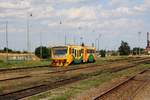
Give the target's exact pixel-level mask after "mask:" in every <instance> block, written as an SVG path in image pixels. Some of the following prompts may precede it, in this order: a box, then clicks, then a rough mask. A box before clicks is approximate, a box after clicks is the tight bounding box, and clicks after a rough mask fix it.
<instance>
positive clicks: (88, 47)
mask: <svg viewBox="0 0 150 100" xmlns="http://www.w3.org/2000/svg"><path fill="white" fill-rule="evenodd" d="M66 47H75V48H84V47H85V48H87V49H96V48H95V47H92V46H80V45H66V46H54V47H52V48H66Z"/></svg>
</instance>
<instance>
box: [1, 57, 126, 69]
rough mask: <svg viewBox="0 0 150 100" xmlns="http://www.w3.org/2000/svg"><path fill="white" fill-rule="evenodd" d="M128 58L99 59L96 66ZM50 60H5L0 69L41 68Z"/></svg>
mask: <svg viewBox="0 0 150 100" xmlns="http://www.w3.org/2000/svg"><path fill="white" fill-rule="evenodd" d="M126 58H127V56H126V57H121V56H119V57H118V56H116V57H115V56H114V57H104V58H101V57H99V58H97V62H96V64H106V63H107V62H109V61H110V60H117V59H126ZM49 64H50V60H43V61H9V62H8V63H6V62H5V61H3V60H0V68H22V67H33V66H40V65H49Z"/></svg>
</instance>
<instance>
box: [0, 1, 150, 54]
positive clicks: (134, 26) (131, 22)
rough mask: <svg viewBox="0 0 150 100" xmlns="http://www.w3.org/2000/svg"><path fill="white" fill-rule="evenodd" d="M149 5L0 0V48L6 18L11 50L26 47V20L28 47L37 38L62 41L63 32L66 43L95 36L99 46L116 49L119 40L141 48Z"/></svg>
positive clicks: (55, 43) (50, 42)
mask: <svg viewBox="0 0 150 100" xmlns="http://www.w3.org/2000/svg"><path fill="white" fill-rule="evenodd" d="M149 9H150V0H0V49H2V48H4V47H5V46H6V22H8V43H9V48H12V49H14V50H27V23H29V24H28V25H29V40H30V46H31V49H32V51H33V50H34V48H36V47H37V46H39V45H40V44H41V43H40V40H41V41H42V45H44V46H49V47H52V46H58V45H64V43H65V42H64V40H65V35H66V41H67V44H74V43H75V44H76V45H77V44H80V42H84V43H85V45H88V46H91V45H92V43H95V42H96V44H98V43H97V42H98V39H99V47H100V49H106V50H117V49H118V47H119V45H120V43H121V40H123V41H126V42H128V43H129V45H130V46H131V47H132V48H133V47H139V46H140V47H143V48H145V47H146V32H148V31H149V27H150V23H149V22H150V10H149ZM31 14H32V16H30V15H31ZM139 33H140V34H139ZM40 37H41V38H40ZM81 37H83V39H81ZM97 47H98V46H97Z"/></svg>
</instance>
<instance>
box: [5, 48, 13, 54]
mask: <svg viewBox="0 0 150 100" xmlns="http://www.w3.org/2000/svg"><path fill="white" fill-rule="evenodd" d="M7 50H8V52H9V53H12V52H13V50H12V49H9V48H6V47H5V48H4V50H3V51H4V52H7Z"/></svg>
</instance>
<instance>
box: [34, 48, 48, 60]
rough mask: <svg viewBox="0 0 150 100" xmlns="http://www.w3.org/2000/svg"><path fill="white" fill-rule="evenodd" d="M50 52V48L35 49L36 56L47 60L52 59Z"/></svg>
mask: <svg viewBox="0 0 150 100" xmlns="http://www.w3.org/2000/svg"><path fill="white" fill-rule="evenodd" d="M41 51H42V55H41ZM50 51H51V49H50V48H47V47H44V46H42V47H41V46H40V47H37V48H36V49H35V55H36V56H38V57H39V58H41V57H42V58H43V59H47V58H50Z"/></svg>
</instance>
